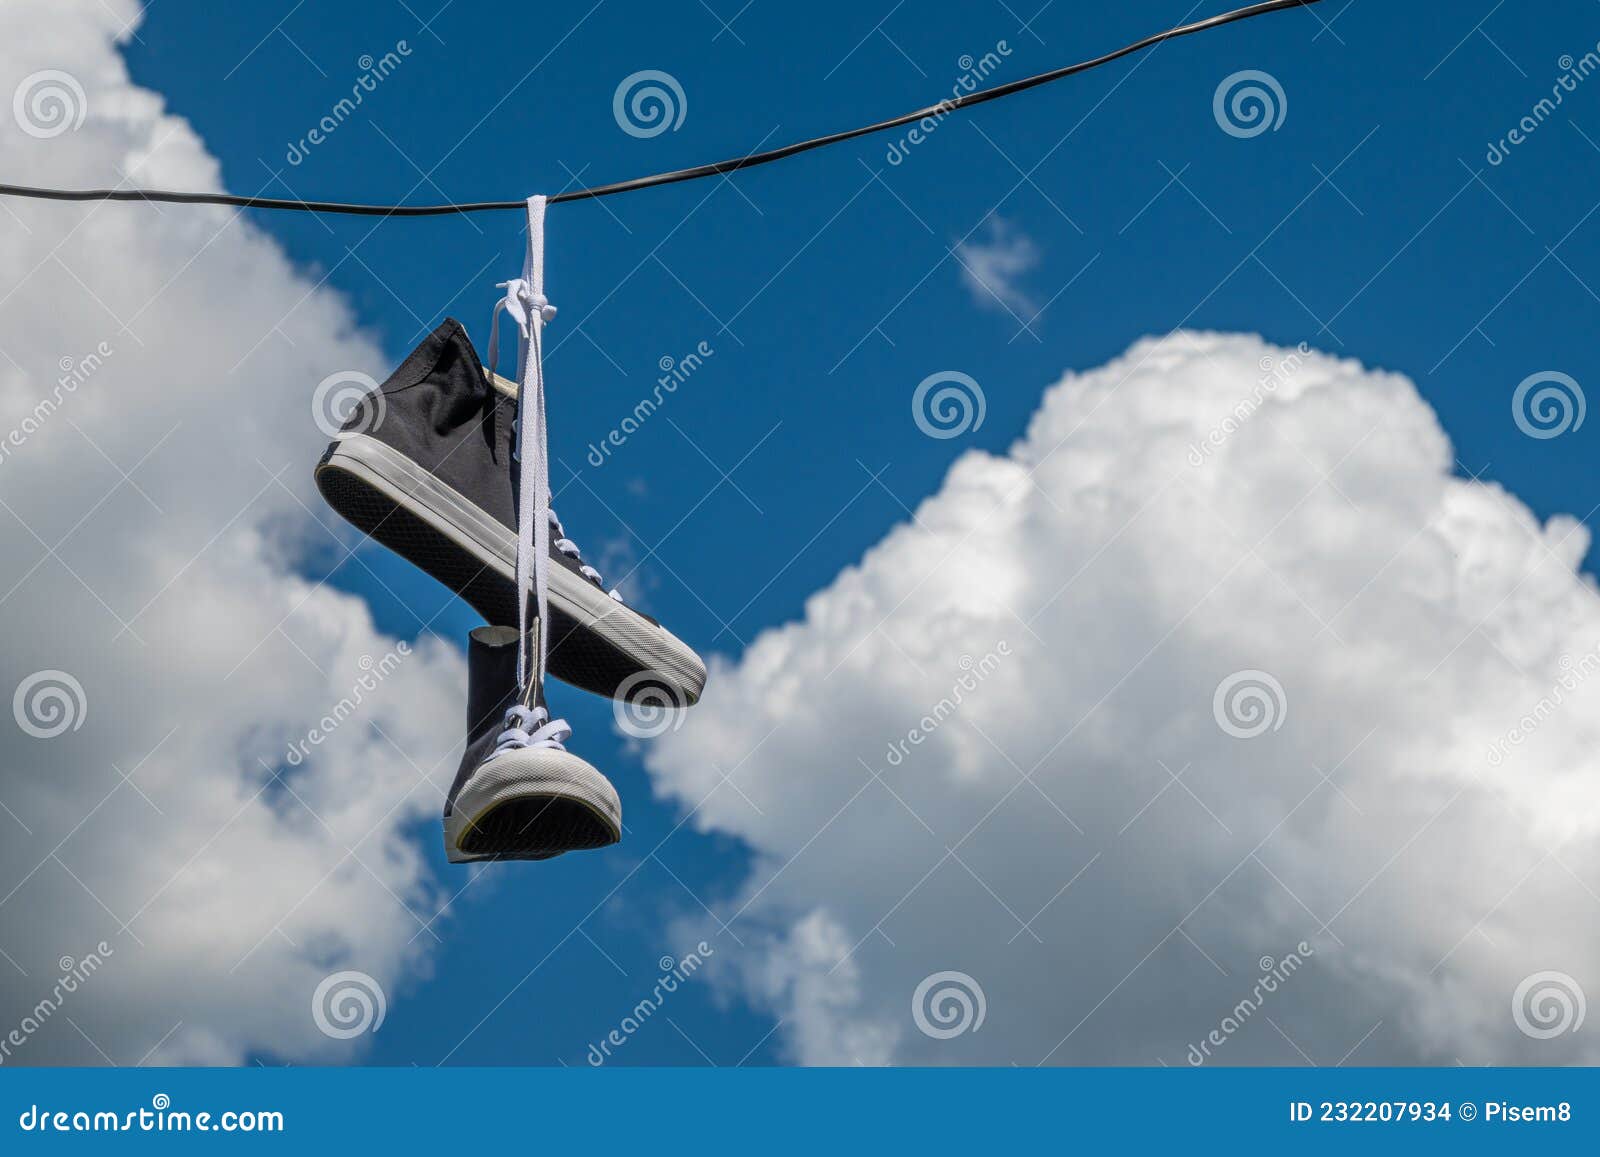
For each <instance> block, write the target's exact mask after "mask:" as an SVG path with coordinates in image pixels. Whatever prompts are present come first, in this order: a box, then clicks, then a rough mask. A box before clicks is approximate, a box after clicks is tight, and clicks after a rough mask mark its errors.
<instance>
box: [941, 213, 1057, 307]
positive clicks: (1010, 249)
mask: <svg viewBox="0 0 1600 1157" xmlns="http://www.w3.org/2000/svg"><path fill="white" fill-rule="evenodd" d="M984 234H985V237H984V239H983V240H981V241H975V240H967V241H962V242H961V243H960V244H958V245H957V246H956V258H957V259H958V260H959V261H960V263H961V282H962V284H963V285H965V286H966V287H967V292H969V293H970V294H972V299H973V300H974V301H975V302H977V303H978V304H979V305H981V306H983V307H985V308H987V309H997V310H1005V311H1008V312H1010V313H1012V314H1015V315H1018V316H1020V317H1021V318H1022V319H1023V320H1025V321H1032V320H1033V318H1034V317H1035V316H1036V315H1037V314H1038V312H1039V307H1038V306H1037V305H1036V304H1035V303H1034V300H1033V296H1032V295H1031V294H1030V293H1028V291H1027V290H1026V289H1024V288H1023V286H1022V284H1021V282H1022V280H1023V279H1024V278H1025V277H1026V276H1027V275H1028V274H1029V273H1031V272H1033V270H1034V269H1035V268H1036V267H1037V266H1038V264H1039V247H1038V246H1037V245H1035V244H1034V242H1033V238H1031V237H1029V236H1028V235H1027V234H1026V233H1024V232H1022V230H1020V229H1019V228H1017V226H1016V225H1014V224H1013V223H1011V222H1010V221H1007V220H1006V219H1005V218H1003V217H999V216H994V217H990V218H989V219H988V221H987V222H986V223H985V227H984Z"/></svg>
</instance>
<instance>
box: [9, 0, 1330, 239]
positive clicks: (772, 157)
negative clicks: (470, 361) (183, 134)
mask: <svg viewBox="0 0 1600 1157" xmlns="http://www.w3.org/2000/svg"><path fill="white" fill-rule="evenodd" d="M1319 2H1320V0H1266V2H1265V3H1261V4H1252V5H1250V6H1249V7H1247V8H1239V9H1236V10H1235V11H1232V12H1224V13H1223V14H1221V15H1220V16H1211V17H1207V18H1206V19H1204V20H1197V21H1195V22H1194V23H1192V24H1184V25H1180V26H1179V27H1177V28H1169V29H1167V31H1165V32H1157V33H1156V34H1155V35H1153V36H1147V37H1145V38H1144V39H1143V40H1139V41H1135V42H1134V43H1133V44H1129V45H1126V46H1124V47H1122V48H1119V49H1117V50H1116V51H1114V52H1108V53H1106V54H1105V55H1104V56H1098V57H1095V58H1094V59H1093V60H1084V61H1079V62H1078V63H1077V64H1069V65H1067V66H1065V67H1064V68H1057V69H1054V70H1053V71H1050V72H1041V73H1039V74H1038V75H1037V76H1029V77H1024V78H1023V79H1022V80H1013V81H1010V82H1008V83H1006V84H998V85H995V86H994V87H992V88H985V89H979V90H978V91H976V92H971V93H967V94H965V95H963V96H956V97H949V98H946V99H945V100H942V101H939V102H938V103H936V104H931V105H929V106H928V107H927V108H920V109H917V110H916V111H915V112H908V113H906V114H904V115H903V116H897V117H891V118H890V119H889V120H885V121H878V122H877V123H876V124H870V125H863V126H861V127H860V128H854V129H845V130H844V131H843V132H837V133H829V134H828V135H827V136H821V137H813V138H812V139H810V140H806V141H796V142H795V143H794V144H789V145H784V146H782V147H781V148H776V149H768V150H766V151H765V152H759V153H750V154H748V155H746V156H743V157H735V158H732V159H730V160H726V161H717V162H715V163H713V164H709V165H696V166H694V167H693V168H688V169H674V170H673V171H671V172H667V173H652V174H650V175H649V176H645V177H634V178H633V179H632V180H627V181H615V182H613V183H611V184H609V185H595V186H593V187H591V188H587V189H569V190H567V191H566V192H563V193H556V194H554V195H552V196H551V197H550V199H549V200H550V203H551V204H554V203H556V202H560V201H582V200H588V199H591V198H595V197H610V196H613V195H615V194H617V193H631V192H634V191H635V190H637V189H650V188H654V187H655V186H657V185H672V184H676V183H677V182H679V181H693V180H697V179H699V178H701V177H715V176H720V175H721V174H724V173H735V172H738V171H739V170H741V169H753V168H755V167H756V166H757V165H766V164H770V163H771V162H773V161H781V160H784V159H785V158H787V157H792V156H795V155H797V154H799V153H805V152H810V151H811V150H812V149H820V148H823V147H824V146H826V145H835V144H838V143H840V142H841V141H848V140H854V139H855V138H856V137H864V136H867V135H869V134H871V133H879V132H883V131H885V130H887V129H892V128H898V127H899V126H901V125H906V124H911V123H912V122H914V121H920V120H923V119H924V118H927V117H942V116H947V115H948V114H950V113H952V112H955V111H956V110H958V109H964V108H971V107H972V106H973V105H979V104H984V103H985V102H987V101H991V100H999V99H1000V98H1001V97H1004V96H1011V95H1013V94H1015V93H1019V92H1024V91H1026V90H1027V89H1030V88H1037V87H1038V86H1040V85H1042V84H1050V83H1051V82H1052V81H1057V80H1062V79H1064V78H1065V77H1069V76H1076V75H1077V74H1078V73H1080V72H1088V71H1089V70H1091V69H1095V68H1099V67H1101V66H1102V65H1106V64H1110V63H1111V62H1113V61H1115V60H1120V59H1122V58H1123V57H1124V56H1131V55H1132V54H1133V53H1136V52H1142V51H1144V50H1145V49H1147V48H1153V47H1155V46H1156V45H1157V44H1163V43H1165V42H1166V41H1168V40H1176V39H1178V38H1179V37H1181V36H1192V35H1193V34H1195V33H1196V32H1206V31H1209V30H1210V29H1212V28H1220V27H1222V26H1223V25H1224V24H1233V23H1235V22H1237V21H1240V20H1248V19H1250V18H1252V17H1255V16H1264V15H1266V14H1267V13H1269V12H1281V11H1285V10H1287V9H1290V8H1305V7H1308V6H1309V5H1312V4H1316V3H1319ZM0 196H7V197H32V198H36V199H40V200H47V201H152V202H161V203H163V204H168V203H170V204H179V205H232V206H236V207H238V208H243V209H285V210H295V211H299V212H306V213H351V214H359V215H363V216H371V217H440V216H445V215H447V214H452V213H494V212H501V211H508V210H523V209H525V208H526V207H527V201H526V200H525V199H521V198H519V199H517V200H514V201H466V202H460V203H453V204H446V205H361V204H349V203H346V202H342V201H301V200H295V199H290V198H282V197H243V196H239V195H237V194H234V193H186V192H179V191H175V190H169V189H50V188H39V187H35V186H31V185H8V184H3V183H0Z"/></svg>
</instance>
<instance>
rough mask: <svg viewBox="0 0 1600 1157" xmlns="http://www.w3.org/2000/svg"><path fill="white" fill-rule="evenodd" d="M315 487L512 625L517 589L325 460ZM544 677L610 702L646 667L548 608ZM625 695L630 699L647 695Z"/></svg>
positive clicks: (369, 531) (372, 532)
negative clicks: (546, 663) (546, 670)
mask: <svg viewBox="0 0 1600 1157" xmlns="http://www.w3.org/2000/svg"><path fill="white" fill-rule="evenodd" d="M331 452H332V451H331V450H330V454H331ZM316 481H317V489H318V491H320V492H321V494H322V497H323V498H324V499H325V500H326V501H327V503H328V505H329V506H331V507H332V508H333V509H334V512H335V513H337V514H338V515H339V516H340V517H341V518H343V519H344V520H345V521H346V522H348V523H350V524H351V525H352V526H354V527H355V528H356V529H357V530H359V531H361V532H362V533H363V534H365V535H367V536H368V537H369V538H371V539H373V540H374V541H375V542H379V543H382V544H383V545H384V546H386V547H388V548H389V549H390V550H392V551H394V552H395V553H396V554H398V555H399V556H400V557H401V558H404V559H406V560H407V561H408V562H411V563H414V564H415V565H416V566H418V567H420V568H421V569H422V570H424V571H426V572H427V573H428V574H429V575H431V576H432V577H433V578H435V579H437V580H438V581H439V582H441V583H443V584H444V585H445V586H447V587H449V588H450V589H451V590H452V591H455V592H456V593H457V594H458V595H460V596H461V597H462V598H463V599H465V600H466V602H467V603H468V604H469V605H470V606H471V607H472V608H473V610H475V611H477V612H478V613H479V614H480V615H482V616H483V617H484V619H485V620H486V621H487V622H489V623H491V624H493V625H496V626H515V625H516V622H517V598H516V592H517V584H516V583H514V582H510V581H508V580H507V579H506V578H505V577H504V576H502V575H501V574H500V573H499V572H498V571H496V570H494V569H493V568H492V567H487V566H485V565H483V563H481V562H480V561H479V560H478V559H477V558H475V557H474V556H473V555H472V554H470V553H469V552H467V551H466V550H463V549H462V548H461V547H460V546H459V545H457V544H456V543H455V542H453V541H452V540H451V539H449V538H447V537H446V536H445V535H443V534H440V533H439V532H438V531H437V530H435V529H434V528H433V527H432V526H430V525H428V523H427V522H425V521H424V520H423V519H421V518H419V517H418V516H417V515H415V514H413V513H412V512H411V511H409V510H407V509H406V508H405V507H403V506H400V505H399V504H397V503H396V502H395V501H394V500H393V499H391V498H390V497H388V495H386V494H384V493H383V492H382V491H379V490H375V489H373V487H372V486H370V485H368V483H367V482H366V480H365V479H363V478H361V477H359V476H357V475H355V474H352V473H351V472H350V471H348V470H344V469H341V468H340V467H339V466H337V465H329V464H328V463H327V461H326V457H325V458H324V462H323V464H322V465H320V466H318V467H317V473H316ZM548 670H549V674H550V675H551V676H553V677H554V678H557V679H560V680H561V681H562V682H563V683H569V684H571V685H572V686H574V687H578V688H581V689H582V690H584V691H590V692H593V693H594V694H596V695H602V696H604V697H606V698H607V699H610V698H614V697H615V696H616V693H617V691H618V690H620V689H621V687H622V685H623V684H624V683H626V682H627V681H628V680H629V679H630V678H634V677H636V676H638V675H641V674H643V673H644V672H645V670H646V668H644V667H641V666H640V665H639V664H638V663H637V662H636V661H635V660H633V659H632V658H630V657H629V656H628V655H627V654H626V653H625V652H623V651H621V650H619V649H618V648H617V647H615V646H613V645H612V644H611V643H609V642H607V641H606V640H604V639H602V638H600V637H599V636H598V635H597V634H596V633H595V632H593V631H588V630H585V629H583V627H582V626H581V624H579V622H578V621H577V620H576V619H574V618H573V617H572V616H571V615H566V614H562V613H561V612H560V611H558V610H557V609H556V608H555V607H551V608H550V639H549V667H548ZM651 682H652V683H653V682H654V681H653V680H652V681H651ZM631 690H632V693H633V694H635V695H637V694H639V693H642V692H643V691H645V690H647V688H646V687H644V686H637V687H635V688H632V689H631ZM668 690H669V691H670V689H668Z"/></svg>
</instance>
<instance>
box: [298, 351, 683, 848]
mask: <svg viewBox="0 0 1600 1157" xmlns="http://www.w3.org/2000/svg"><path fill="white" fill-rule="evenodd" d="M516 397H517V386H516V385H515V384H513V383H511V382H508V381H506V380H505V379H504V378H501V377H499V376H497V375H495V374H494V373H492V372H490V371H488V370H486V369H485V368H484V366H483V363H482V362H481V361H480V360H479V358H478V354H477V351H476V350H474V349H473V347H472V343H471V341H470V340H469V339H468V337H467V334H466V331H465V330H464V329H463V328H462V327H461V324H460V323H459V322H456V321H454V320H447V321H446V322H445V323H444V324H443V325H441V326H440V327H439V328H438V329H436V330H434V331H433V333H432V334H430V335H429V336H428V337H427V339H426V340H424V341H423V343H422V344H421V345H419V346H418V347H417V348H416V349H415V350H414V351H413V352H412V353H411V356H410V357H408V358H406V360H405V362H404V363H403V364H402V365H401V366H400V368H399V369H397V370H396V371H395V372H394V373H393V374H392V375H390V377H389V379H388V380H387V381H386V382H384V383H383V384H382V385H381V386H379V387H378V389H377V390H376V391H374V392H373V393H370V394H368V395H367V396H366V397H365V398H363V399H362V400H361V401H360V403H359V404H358V405H357V406H356V407H355V408H354V409H353V411H352V412H351V413H350V415H349V417H348V419H347V420H346V421H345V423H344V427H343V429H342V430H341V431H340V433H339V434H338V436H337V437H336V438H335V440H334V442H333V444H332V445H330V446H329V447H328V449H327V452H326V453H324V454H323V456H322V460H321V462H319V463H318V465H317V471H316V480H317V488H318V489H319V490H320V491H321V492H322V496H323V497H324V498H325V499H327V501H328V504H329V505H330V506H332V507H333V509H334V510H335V511H337V512H338V513H339V514H340V515H341V516H342V517H344V518H345V519H347V520H348V521H349V522H351V523H353V524H354V525H355V526H356V527H357V528H358V529H360V530H361V531H362V532H364V533H365V534H367V535H369V536H370V537H372V538H373V539H375V540H377V541H378V542H381V543H383V544H384V545H385V546H387V547H389V548H390V549H391V550H393V551H395V552H396V553H398V554H399V555H401V556H402V557H403V558H406V559H407V560H409V561H411V562H412V563H415V564H416V565H417V566H419V567H421V568H422V569H423V570H424V571H426V572H427V573H428V574H430V575H432V576H433V577H434V578H436V579H438V580H439V581H440V582H442V583H444V584H445V585H446V586H447V587H449V588H450V589H451V590H453V591H455V592H456V593H457V594H459V595H460V596H461V597H462V598H463V599H465V600H466V601H467V602H468V603H470V604H471V605H472V606H473V607H474V608H475V609H476V610H477V611H478V612H479V613H480V614H482V615H483V617H484V618H485V619H486V620H488V623H489V625H488V626H486V627H480V628H478V629H477V630H475V631H473V632H472V634H471V637H470V639H469V643H468V651H467V679H468V692H467V732H468V734H467V749H466V754H465V756H464V757H463V759H462V763H461V768H460V770H459V771H458V772H457V774H456V779H455V783H454V785H453V786H452V787H451V789H450V793H449V796H448V797H447V799H446V802H445V810H444V835H445V847H446V850H447V852H448V854H449V857H450V859H451V861H452V862H463V861H470V860H493V859H547V858H549V857H550V856H554V855H559V854H560V853H561V852H564V851H572V850H576V849H579V848H591V847H602V846H604V845H606V844H612V843H615V842H616V841H617V840H618V839H620V838H621V825H622V806H621V803H620V801H619V800H618V798H617V793H616V790H615V789H614V788H613V787H612V786H611V784H610V782H609V781H607V779H606V778H605V776H603V775H601V774H600V773H599V772H598V771H596V770H595V769H594V768H593V767H591V766H589V764H587V763H586V762H584V761H583V760H582V759H580V758H579V757H578V756H576V755H574V754H572V753H571V752H569V751H567V750H566V748H565V746H564V744H565V742H566V740H567V739H568V738H569V737H570V736H571V733H572V731H571V728H570V727H568V726H567V725H566V723H565V722H563V721H561V720H555V719H552V718H551V716H550V712H549V708H548V706H547V705H546V703H545V699H544V688H543V686H542V681H541V680H539V679H537V678H536V679H534V680H532V681H531V682H530V683H529V684H528V685H527V686H519V684H518V677H517V659H518V653H519V650H520V649H521V648H522V647H523V646H524V645H526V643H527V640H524V639H523V638H522V636H521V635H520V633H519V630H518V627H517V625H516V624H517V622H518V605H519V600H518V590H517V582H516V559H517V516H516V511H517V497H518V496H517V493H516V489H517V470H516V464H515V463H514V461H513V448H514V446H515V444H516V443H515V435H514V430H513V424H514V421H515V419H516V411H517V403H516ZM549 537H550V550H549V556H550V565H549V568H548V579H549V581H548V619H549V621H548V622H539V621H537V619H536V620H535V622H534V624H533V626H532V627H531V628H530V634H531V632H532V631H533V630H538V631H542V632H544V633H545V639H544V642H545V646H546V649H547V652H548V658H547V661H546V666H545V670H546V672H547V673H548V674H550V675H552V676H554V677H555V678H557V679H560V680H562V681H563V682H566V683H571V684H572V685H574V686H576V687H581V688H583V689H585V690H587V691H592V692H595V693H597V694H600V695H605V696H608V697H611V698H615V699H622V700H635V699H640V700H644V699H647V700H649V701H650V702H652V703H655V704H659V703H661V702H663V701H665V702H670V703H673V704H677V705H681V706H683V707H688V706H690V705H692V704H693V703H695V702H696V701H697V700H698V699H699V698H700V692H701V690H702V689H703V688H704V686H705V680H706V670H705V664H704V663H702V662H701V660H700V658H699V656H698V655H696V654H695V653H694V651H692V650H691V649H690V648H689V647H688V646H687V645H685V644H684V643H683V642H682V641H681V640H679V639H678V638H677V637H676V636H675V635H673V634H672V632H671V631H668V630H667V629H666V628H665V627H663V626H662V625H661V624H660V623H658V622H657V621H656V620H655V619H653V618H651V617H650V616H648V615H646V614H644V613H642V612H641V611H638V610H635V609H633V608H632V607H629V606H628V605H627V604H626V603H624V602H623V600H622V597H621V596H620V595H619V594H618V593H617V592H616V591H614V590H613V591H611V592H609V593H608V592H607V591H606V590H605V587H604V586H603V585H602V582H601V578H600V575H599V574H598V573H597V572H596V571H595V569H594V568H593V567H591V566H589V565H587V564H586V563H585V562H584V561H583V558H582V556H581V554H580V553H579V551H578V548H577V545H576V544H575V543H573V542H572V540H571V539H569V538H568V537H567V536H566V534H565V533H564V531H563V530H562V528H561V524H560V522H559V521H557V520H556V518H555V515H554V512H553V511H552V512H551V514H550V536H549ZM534 650H537V648H536V647H535V648H534Z"/></svg>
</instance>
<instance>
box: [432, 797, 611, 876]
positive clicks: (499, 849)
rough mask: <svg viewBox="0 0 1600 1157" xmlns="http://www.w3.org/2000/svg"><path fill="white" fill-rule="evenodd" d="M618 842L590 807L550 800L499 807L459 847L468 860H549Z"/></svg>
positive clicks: (469, 831) (536, 799) (465, 835)
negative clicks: (471, 857)
mask: <svg viewBox="0 0 1600 1157" xmlns="http://www.w3.org/2000/svg"><path fill="white" fill-rule="evenodd" d="M616 842H617V833H616V832H615V831H613V830H612V829H611V827H610V825H608V824H607V823H605V822H604V821H603V820H602V819H600V817H599V816H597V815H595V813H594V812H593V811H592V810H591V809H589V808H588V807H585V806H584V805H583V804H581V803H579V802H578V801H576V800H573V799H568V798H567V797H565V796H549V795H545V796H528V797H526V798H523V799H517V800H512V801H510V802H508V803H503V804H500V805H499V806H498V807H496V808H494V809H493V810H491V811H490V812H489V814H488V815H486V816H483V817H482V818H480V819H479V820H478V822H477V823H475V824H473V825H472V826H471V827H469V828H467V829H466V830H465V831H464V832H462V833H461V838H460V839H459V840H458V841H457V845H458V846H459V847H460V849H461V851H462V852H464V853H465V854H467V855H469V856H492V857H494V858H495V859H501V860H547V859H549V858H550V857H551V856H559V855H560V854H561V853H562V852H580V851H587V850H589V849H591V848H604V847H607V846H609V845H611V844H614V843H616Z"/></svg>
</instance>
